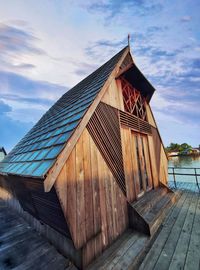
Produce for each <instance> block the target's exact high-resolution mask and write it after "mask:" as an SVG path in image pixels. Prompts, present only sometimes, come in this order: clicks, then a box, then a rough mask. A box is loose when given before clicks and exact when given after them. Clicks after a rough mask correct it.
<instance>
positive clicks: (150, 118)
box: [146, 104, 156, 128]
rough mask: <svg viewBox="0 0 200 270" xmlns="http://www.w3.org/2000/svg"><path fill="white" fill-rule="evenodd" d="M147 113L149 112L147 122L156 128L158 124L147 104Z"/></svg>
mask: <svg viewBox="0 0 200 270" xmlns="http://www.w3.org/2000/svg"><path fill="white" fill-rule="evenodd" d="M146 112H147V121H148V122H149V124H150V125H152V126H153V127H155V128H156V123H155V121H154V119H153V116H152V113H151V110H150V105H149V104H146Z"/></svg>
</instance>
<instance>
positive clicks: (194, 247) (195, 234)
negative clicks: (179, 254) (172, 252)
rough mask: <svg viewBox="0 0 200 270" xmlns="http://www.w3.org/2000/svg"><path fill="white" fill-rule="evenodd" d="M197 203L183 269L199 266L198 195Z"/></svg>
mask: <svg viewBox="0 0 200 270" xmlns="http://www.w3.org/2000/svg"><path fill="white" fill-rule="evenodd" d="M197 200H198V204H197V207H196V213H195V217H194V223H193V228H192V233H191V238H190V243H189V247H188V251H187V257H186V261H185V265H184V269H185V270H194V269H198V268H200V252H199V250H200V196H198V197H197Z"/></svg>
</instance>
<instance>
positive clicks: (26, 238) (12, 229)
mask: <svg viewBox="0 0 200 270" xmlns="http://www.w3.org/2000/svg"><path fill="white" fill-rule="evenodd" d="M0 220H1V226H0V269H1V270H7V269H15V270H24V269H37V270H38V269H39V270H40V269H55V270H64V269H65V270H66V269H67V270H68V269H75V267H74V266H73V265H71V266H69V261H68V260H67V259H66V258H64V257H63V256H62V255H60V254H59V253H58V252H57V251H56V250H55V248H54V247H53V246H52V245H50V244H49V243H48V242H47V240H46V239H44V238H43V237H41V236H40V235H38V234H37V233H36V232H35V231H34V230H33V229H32V228H31V227H29V226H28V224H27V223H26V222H25V221H24V220H23V219H22V218H20V217H18V216H17V214H15V212H14V211H13V210H10V209H9V208H8V207H6V206H5V205H4V203H3V202H2V201H0ZM150 246H151V247H150ZM89 269H90V270H91V269H92V270H98V269H104V270H108V269H113V270H119V269H121V270H122V269H123V270H126V269H139V270H165V269H166V270H168V269H170V270H175V269H176V270H178V269H179V270H180V269H185V270H199V269H200V195H199V193H197V192H189V191H183V193H182V195H181V196H180V199H179V200H178V201H177V203H176V204H175V205H174V206H173V207H172V208H171V209H170V210H169V211H168V214H167V216H166V219H165V221H164V222H163V224H162V225H161V228H160V230H159V232H158V233H157V236H156V239H150V238H149V237H147V236H145V235H143V234H140V233H138V232H134V231H131V230H128V231H127V232H125V233H124V235H123V236H121V237H120V238H119V239H118V240H117V241H116V242H115V243H114V244H113V245H112V246H111V247H110V248H108V249H107V250H106V251H105V252H104V253H103V254H102V255H101V256H100V257H99V258H98V259H97V260H96V262H94V263H93V264H92V265H91V266H90V267H89V268H88V270H89Z"/></svg>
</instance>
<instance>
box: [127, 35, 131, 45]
mask: <svg viewBox="0 0 200 270" xmlns="http://www.w3.org/2000/svg"><path fill="white" fill-rule="evenodd" d="M130 38H131V35H130V34H129V33H128V46H129V47H130Z"/></svg>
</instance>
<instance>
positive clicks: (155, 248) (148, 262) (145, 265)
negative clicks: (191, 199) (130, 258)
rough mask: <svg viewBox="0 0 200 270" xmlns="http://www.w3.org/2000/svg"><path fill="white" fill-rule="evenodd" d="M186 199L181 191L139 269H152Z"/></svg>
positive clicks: (185, 195)
mask: <svg viewBox="0 0 200 270" xmlns="http://www.w3.org/2000/svg"><path fill="white" fill-rule="evenodd" d="M186 199H187V193H183V194H182V196H181V197H180V199H179V200H178V202H177V204H176V205H175V206H174V207H173V208H172V210H171V212H170V213H169V215H168V218H167V219H166V220H165V222H164V225H163V229H162V233H160V234H159V235H158V236H157V239H156V241H155V242H154V243H153V245H152V247H151V249H150V250H149V252H148V254H147V255H146V257H145V259H144V261H143V262H142V264H141V266H140V270H146V269H148V270H152V269H153V268H154V266H155V264H156V262H157V260H158V258H159V256H160V253H161V252H162V249H163V247H164V245H165V243H166V241H167V239H168V236H169V233H170V231H171V229H172V227H173V225H174V223H175V221H176V219H177V217H178V215H179V212H180V210H181V208H182V206H183V204H184V202H185V200H186Z"/></svg>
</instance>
